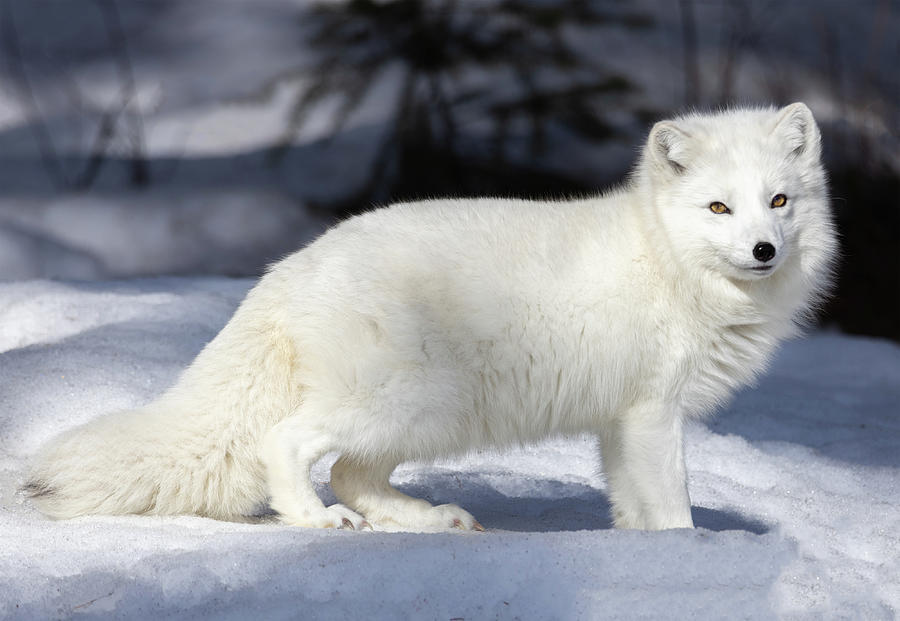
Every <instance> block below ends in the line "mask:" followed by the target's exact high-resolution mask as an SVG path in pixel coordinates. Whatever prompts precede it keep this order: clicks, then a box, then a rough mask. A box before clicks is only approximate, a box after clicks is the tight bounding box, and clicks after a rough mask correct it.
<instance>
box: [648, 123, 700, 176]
mask: <svg viewBox="0 0 900 621" xmlns="http://www.w3.org/2000/svg"><path fill="white" fill-rule="evenodd" d="M690 142H691V137H690V134H688V133H687V132H685V131H683V130H682V129H680V128H679V127H678V126H677V125H676V124H675V123H673V122H672V121H660V122H659V123H657V124H656V125H654V126H653V129H651V130H650V137H649V138H648V139H647V148H648V149H649V151H650V157H651V158H652V159H653V161H654V162H655V163H656V164H657V165H659V166H662V167H663V168H665V169H668V170H669V171H671V172H673V173H675V174H676V175H680V174H681V173H683V172H684V169H685V168H687V165H688V160H689V159H690V157H689V156H690V153H689V149H688V147H689V146H690Z"/></svg>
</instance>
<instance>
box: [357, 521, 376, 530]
mask: <svg viewBox="0 0 900 621" xmlns="http://www.w3.org/2000/svg"><path fill="white" fill-rule="evenodd" d="M359 530H375V529H374V528H372V525H371V524H369V521H368V520H363V521H362V523H361V524H360V525H359Z"/></svg>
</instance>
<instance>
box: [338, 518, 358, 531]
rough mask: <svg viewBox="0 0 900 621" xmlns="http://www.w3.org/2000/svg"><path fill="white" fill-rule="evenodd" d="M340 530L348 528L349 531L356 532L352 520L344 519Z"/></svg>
mask: <svg viewBox="0 0 900 621" xmlns="http://www.w3.org/2000/svg"><path fill="white" fill-rule="evenodd" d="M338 528H346V529H349V530H356V529H355V528H354V527H353V522H351V521H350V518H344V519H343V520H341V525H340V526H338Z"/></svg>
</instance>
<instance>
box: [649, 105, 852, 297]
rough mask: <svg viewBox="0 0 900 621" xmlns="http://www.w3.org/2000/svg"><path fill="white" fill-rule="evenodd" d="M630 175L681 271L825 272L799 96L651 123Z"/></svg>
mask: <svg viewBox="0 0 900 621" xmlns="http://www.w3.org/2000/svg"><path fill="white" fill-rule="evenodd" d="M639 178H641V179H643V180H645V182H647V183H648V184H649V187H648V190H649V192H650V195H651V196H652V203H653V212H652V215H651V217H652V218H653V219H655V220H656V221H657V222H658V224H654V225H653V227H654V228H655V229H658V228H661V229H662V230H663V231H664V241H662V242H661V243H667V244H669V245H670V246H671V249H672V252H671V257H672V258H673V260H675V261H678V262H681V263H683V264H684V265H685V267H687V268H688V269H695V270H696V269H704V270H710V271H713V272H716V273H719V274H721V275H724V276H725V277H727V278H729V279H731V280H735V281H754V280H762V279H768V278H771V277H772V276H773V275H774V274H777V273H778V272H779V270H784V269H785V265H786V264H788V263H792V264H794V265H795V266H796V265H798V264H799V265H800V267H801V270H800V271H801V272H808V274H807V275H808V277H809V278H810V279H815V278H818V276H817V274H819V273H822V272H827V271H828V269H827V267H828V263H829V260H830V257H831V255H832V254H833V250H834V246H835V242H834V233H833V231H832V225H831V217H830V211H829V207H828V193H827V184H826V179H825V171H824V169H823V167H822V163H821V139H820V135H819V129H818V127H817V126H816V122H815V120H814V119H813V116H812V113H811V112H810V110H809V108H807V107H806V105H804V104H802V103H794V104H791V105H789V106H786V107H784V108H782V109H780V110H774V109H762V110H731V111H725V112H720V113H717V114H711V115H700V114H694V115H687V116H684V117H680V118H677V119H674V120H669V121H661V122H659V123H657V124H656V125H655V126H654V127H653V129H652V130H651V131H650V135H649V138H648V141H647V145H646V147H645V150H644V156H643V159H642V164H641V169H640V174H639ZM813 284H814V283H813Z"/></svg>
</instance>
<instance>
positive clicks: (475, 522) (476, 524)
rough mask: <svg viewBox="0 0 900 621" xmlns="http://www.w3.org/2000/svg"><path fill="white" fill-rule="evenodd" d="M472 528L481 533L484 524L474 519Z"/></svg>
mask: <svg viewBox="0 0 900 621" xmlns="http://www.w3.org/2000/svg"><path fill="white" fill-rule="evenodd" d="M472 530H477V531H478V532H480V533H483V532H484V526H482V525H481V524H480V523H479V522H478V520H475V521H474V522H472Z"/></svg>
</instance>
